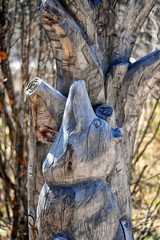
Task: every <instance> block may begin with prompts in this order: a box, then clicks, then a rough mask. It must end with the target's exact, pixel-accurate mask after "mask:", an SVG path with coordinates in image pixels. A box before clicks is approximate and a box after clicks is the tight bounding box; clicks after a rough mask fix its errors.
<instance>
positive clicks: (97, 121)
mask: <svg viewBox="0 0 160 240" xmlns="http://www.w3.org/2000/svg"><path fill="white" fill-rule="evenodd" d="M94 126H95V127H96V128H98V127H100V126H101V121H100V120H99V119H95V120H94Z"/></svg>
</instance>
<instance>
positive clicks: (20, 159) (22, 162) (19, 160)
mask: <svg viewBox="0 0 160 240" xmlns="http://www.w3.org/2000/svg"><path fill="white" fill-rule="evenodd" d="M17 160H18V162H19V163H20V164H25V161H24V158H20V157H19V158H18V159H17Z"/></svg>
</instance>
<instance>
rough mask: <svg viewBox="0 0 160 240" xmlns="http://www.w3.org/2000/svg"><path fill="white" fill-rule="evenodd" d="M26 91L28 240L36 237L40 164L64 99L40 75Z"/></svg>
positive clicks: (58, 125) (40, 182) (56, 124)
mask: <svg viewBox="0 0 160 240" xmlns="http://www.w3.org/2000/svg"><path fill="white" fill-rule="evenodd" d="M26 94H27V95H28V98H29V106H30V154H29V164H28V206H29V227H31V228H32V231H30V239H36V236H37V229H36V227H35V220H36V207H37V204H38V198H39V194H40V191H41V189H42V186H43V184H44V178H43V175H42V164H43V161H44V159H45V157H46V155H47V153H48V151H49V149H50V147H51V146H52V144H53V142H54V140H55V138H56V136H57V133H58V131H59V127H60V125H61V122H62V116H63V111H64V107H65V102H66V98H65V97H64V96H62V95H61V94H60V93H59V92H57V91H56V90H55V89H53V88H52V87H50V86H49V85H48V84H46V83H45V82H43V81H42V80H41V79H39V78H35V79H34V80H33V81H32V82H31V83H29V85H28V87H27V89H26Z"/></svg>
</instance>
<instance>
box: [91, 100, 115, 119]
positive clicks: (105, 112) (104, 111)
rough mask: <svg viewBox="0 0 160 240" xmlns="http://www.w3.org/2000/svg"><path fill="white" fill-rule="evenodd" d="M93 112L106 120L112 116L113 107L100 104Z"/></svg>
mask: <svg viewBox="0 0 160 240" xmlns="http://www.w3.org/2000/svg"><path fill="white" fill-rule="evenodd" d="M95 114H96V115H97V116H98V117H100V118H102V119H104V120H106V119H109V118H111V117H112V115H113V108H112V107H111V106H109V105H107V104H102V105H100V106H98V107H97V108H96V109H95Z"/></svg>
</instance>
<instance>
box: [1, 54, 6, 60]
mask: <svg viewBox="0 0 160 240" xmlns="http://www.w3.org/2000/svg"><path fill="white" fill-rule="evenodd" d="M6 57H7V54H6V53H5V52H0V58H1V59H2V60H5V59H6Z"/></svg>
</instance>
